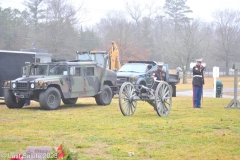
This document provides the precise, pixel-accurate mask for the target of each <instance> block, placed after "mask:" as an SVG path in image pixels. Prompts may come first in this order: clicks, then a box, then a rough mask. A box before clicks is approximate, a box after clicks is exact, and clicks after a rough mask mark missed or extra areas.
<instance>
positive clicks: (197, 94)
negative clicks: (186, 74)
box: [193, 85, 203, 108]
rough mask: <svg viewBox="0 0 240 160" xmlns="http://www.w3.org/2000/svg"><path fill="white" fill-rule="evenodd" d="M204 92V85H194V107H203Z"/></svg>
mask: <svg viewBox="0 0 240 160" xmlns="http://www.w3.org/2000/svg"><path fill="white" fill-rule="evenodd" d="M202 92H203V88H202V86H194V85H193V107H194V108H201V98H202Z"/></svg>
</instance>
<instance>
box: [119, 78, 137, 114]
mask: <svg viewBox="0 0 240 160" xmlns="http://www.w3.org/2000/svg"><path fill="white" fill-rule="evenodd" d="M135 91H136V89H135V87H134V86H133V85H132V84H131V83H129V82H125V83H123V84H122V86H121V88H120V91H119V106H120V110H121V112H122V114H123V115H124V116H130V115H133V114H134V112H135V110H136V107H137V101H136V100H134V99H133V97H134V96H135V95H136V92H135Z"/></svg>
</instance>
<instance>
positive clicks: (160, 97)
mask: <svg viewBox="0 0 240 160" xmlns="http://www.w3.org/2000/svg"><path fill="white" fill-rule="evenodd" d="M155 104H156V108H157V114H158V115H159V116H161V117H166V116H168V114H169V113H170V110H171V107H172V87H171V86H170V85H169V84H168V83H167V82H164V81H162V82H160V83H159V84H158V86H157V89H156V93H155Z"/></svg>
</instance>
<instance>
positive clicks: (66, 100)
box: [62, 98, 78, 104]
mask: <svg viewBox="0 0 240 160" xmlns="http://www.w3.org/2000/svg"><path fill="white" fill-rule="evenodd" d="M77 100H78V98H66V99H65V98H62V101H63V103H64V104H75V103H76V102H77Z"/></svg>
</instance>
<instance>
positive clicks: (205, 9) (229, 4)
mask: <svg viewBox="0 0 240 160" xmlns="http://www.w3.org/2000/svg"><path fill="white" fill-rule="evenodd" d="M23 1H24V0H0V6H1V7H2V8H7V7H11V8H17V9H19V10H23V9H24V8H25V7H24V6H23V5H22V2H23ZM71 1H72V2H75V3H76V4H77V3H79V1H80V0H71ZM85 1H86V7H87V9H88V10H89V14H88V16H87V19H88V21H87V23H85V24H86V25H90V24H95V23H97V22H99V20H100V19H101V18H104V16H105V14H106V13H107V12H108V11H111V10H122V11H123V10H124V4H125V1H126V0H85ZM127 1H128V2H129V3H130V2H131V1H134V0H127ZM135 1H136V0H135ZM138 1H139V2H141V3H142V4H145V3H146V2H149V1H150V0H138ZM156 2H157V5H159V6H163V5H164V3H165V0H156ZM187 5H188V6H189V7H190V9H191V10H192V11H193V13H194V16H198V17H200V18H202V19H203V20H206V21H210V20H211V15H212V12H214V11H215V10H217V9H219V10H224V9H235V10H239V11H240V0H188V1H187Z"/></svg>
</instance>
